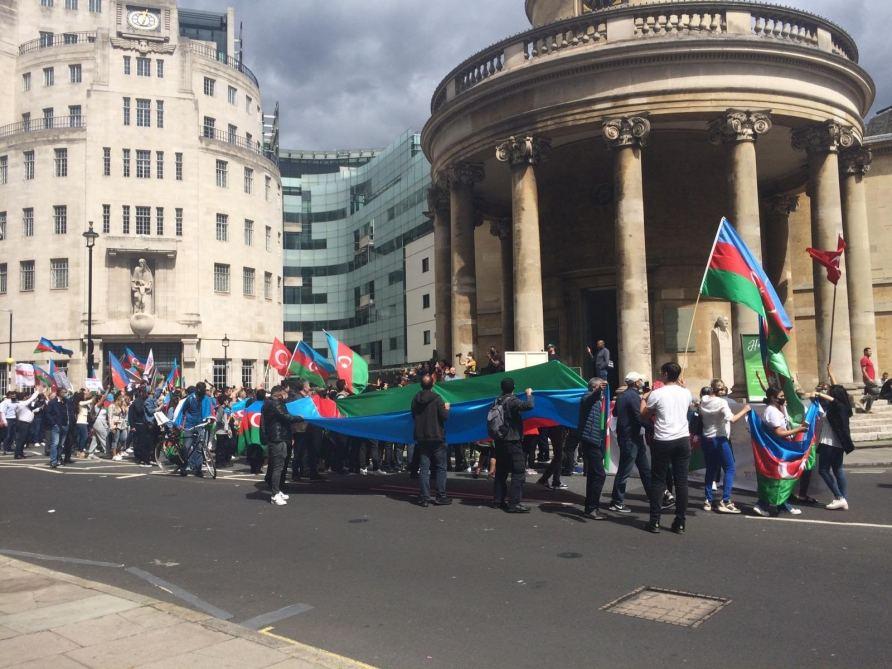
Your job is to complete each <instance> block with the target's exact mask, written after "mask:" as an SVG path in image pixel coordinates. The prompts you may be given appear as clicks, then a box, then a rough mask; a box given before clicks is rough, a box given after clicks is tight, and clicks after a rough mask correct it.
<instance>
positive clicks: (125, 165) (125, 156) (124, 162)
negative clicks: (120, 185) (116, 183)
mask: <svg viewBox="0 0 892 669" xmlns="http://www.w3.org/2000/svg"><path fill="white" fill-rule="evenodd" d="M121 168H122V174H123V175H124V176H125V177H129V176H130V149H123V152H122V153H121Z"/></svg>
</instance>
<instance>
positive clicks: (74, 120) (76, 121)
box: [68, 105, 82, 128]
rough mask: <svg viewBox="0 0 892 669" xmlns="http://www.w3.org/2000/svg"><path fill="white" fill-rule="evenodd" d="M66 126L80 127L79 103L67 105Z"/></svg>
mask: <svg viewBox="0 0 892 669" xmlns="http://www.w3.org/2000/svg"><path fill="white" fill-rule="evenodd" d="M68 127H69V128H80V127H82V118H81V106H80V105H68Z"/></svg>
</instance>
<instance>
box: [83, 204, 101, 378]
mask: <svg viewBox="0 0 892 669" xmlns="http://www.w3.org/2000/svg"><path fill="white" fill-rule="evenodd" d="M83 236H84V239H85V240H86V243H87V253H88V258H87V378H88V379H92V378H93V368H94V366H95V362H94V360H93V247H94V246H96V239H97V238H98V237H99V233H97V232H94V231H93V221H90V228H89V229H88V230H87V231H86V232H85V233H84V235H83Z"/></svg>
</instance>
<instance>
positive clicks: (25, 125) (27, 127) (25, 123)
mask: <svg viewBox="0 0 892 669" xmlns="http://www.w3.org/2000/svg"><path fill="white" fill-rule="evenodd" d="M22 129H23V130H24V131H25V132H31V112H25V113H24V114H22Z"/></svg>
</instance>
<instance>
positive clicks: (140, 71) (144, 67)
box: [136, 57, 152, 77]
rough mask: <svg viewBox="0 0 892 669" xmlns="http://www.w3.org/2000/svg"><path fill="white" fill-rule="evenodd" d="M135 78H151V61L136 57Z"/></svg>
mask: <svg viewBox="0 0 892 669" xmlns="http://www.w3.org/2000/svg"><path fill="white" fill-rule="evenodd" d="M136 76H137V77H151V76H152V61H151V59H149V58H141V57H137V59H136Z"/></svg>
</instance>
